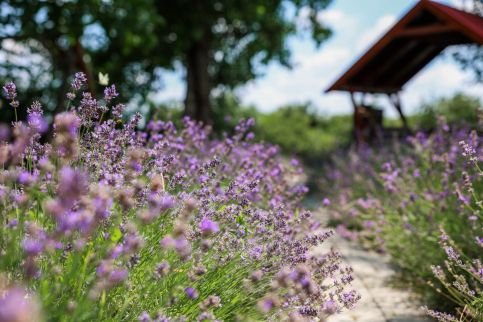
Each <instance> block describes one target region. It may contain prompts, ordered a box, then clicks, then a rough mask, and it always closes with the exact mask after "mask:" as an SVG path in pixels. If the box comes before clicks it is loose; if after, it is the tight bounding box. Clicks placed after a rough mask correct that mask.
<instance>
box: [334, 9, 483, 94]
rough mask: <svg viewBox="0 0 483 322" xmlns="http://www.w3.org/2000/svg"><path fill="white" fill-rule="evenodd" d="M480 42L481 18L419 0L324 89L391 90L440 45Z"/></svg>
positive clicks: (432, 55)
mask: <svg viewBox="0 0 483 322" xmlns="http://www.w3.org/2000/svg"><path fill="white" fill-rule="evenodd" d="M470 43H475V44H480V45H483V18H482V17H480V16H477V15H475V14H471V13H468V12H464V11H461V10H458V9H455V8H452V7H449V6H446V5H443V4H441V3H437V2H434V1H430V0H421V1H420V2H418V3H417V4H416V5H415V6H414V7H413V8H412V9H410V10H409V11H408V12H407V13H406V14H405V15H404V16H403V17H402V18H401V19H400V20H399V21H398V22H397V23H396V24H395V25H394V26H393V27H392V28H391V29H390V30H389V31H388V32H387V33H386V34H385V35H384V36H383V37H382V38H381V39H379V40H378V41H377V42H376V43H375V44H374V45H373V46H372V47H371V48H370V49H369V50H368V51H367V52H366V53H365V54H364V55H362V57H360V58H359V59H358V60H357V61H356V62H355V63H354V64H353V65H352V66H351V67H350V68H349V69H348V70H347V71H346V72H345V73H344V74H343V75H342V76H341V77H340V78H339V79H338V80H337V81H336V82H335V83H334V84H333V85H332V86H330V87H329V88H328V89H327V91H332V90H339V91H349V92H367V93H394V92H398V91H400V90H401V88H402V87H403V86H404V84H406V83H407V82H408V81H409V80H410V79H411V78H412V77H413V76H414V75H416V74H417V73H418V72H419V71H420V70H421V69H422V68H423V67H424V66H426V65H427V64H428V63H429V62H430V61H431V60H433V59H434V58H435V57H436V56H437V55H439V53H441V51H442V50H443V49H445V48H446V47H448V46H451V45H460V44H470Z"/></svg>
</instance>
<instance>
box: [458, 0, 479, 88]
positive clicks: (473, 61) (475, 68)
mask: <svg viewBox="0 0 483 322" xmlns="http://www.w3.org/2000/svg"><path fill="white" fill-rule="evenodd" d="M468 11H470V12H472V13H474V14H476V15H479V16H480V17H481V16H483V0H472V1H471V7H470V8H468ZM452 56H453V58H454V59H455V60H456V62H458V63H459V64H460V66H461V68H463V69H464V70H469V71H470V72H472V73H473V76H474V80H475V81H476V82H482V81H483V46H481V45H478V44H474V45H466V46H461V47H460V48H458V49H457V50H454V51H453V52H452Z"/></svg>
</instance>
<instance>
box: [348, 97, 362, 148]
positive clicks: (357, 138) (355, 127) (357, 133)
mask: <svg viewBox="0 0 483 322" xmlns="http://www.w3.org/2000/svg"><path fill="white" fill-rule="evenodd" d="M350 95H351V102H352V106H353V108H354V111H353V115H352V119H353V120H352V122H353V124H352V135H353V137H354V140H355V142H356V144H357V145H359V144H360V143H361V141H362V136H361V133H360V131H359V126H358V125H359V124H358V119H357V107H358V106H359V104H357V102H356V97H355V93H354V92H350Z"/></svg>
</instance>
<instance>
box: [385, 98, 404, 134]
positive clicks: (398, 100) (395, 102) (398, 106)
mask: <svg viewBox="0 0 483 322" xmlns="http://www.w3.org/2000/svg"><path fill="white" fill-rule="evenodd" d="M387 95H388V97H389V100H390V101H391V103H392V105H394V107H395V108H396V110H397V112H398V113H399V117H401V121H402V123H403V127H404V129H405V130H406V131H409V125H408V121H407V119H406V116H404V113H403V110H402V106H401V98H400V96H399V93H391V94H387Z"/></svg>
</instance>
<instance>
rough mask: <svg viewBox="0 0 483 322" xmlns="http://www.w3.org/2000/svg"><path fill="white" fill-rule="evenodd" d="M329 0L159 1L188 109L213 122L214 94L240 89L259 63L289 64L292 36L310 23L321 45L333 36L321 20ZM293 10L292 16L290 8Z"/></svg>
mask: <svg viewBox="0 0 483 322" xmlns="http://www.w3.org/2000/svg"><path fill="white" fill-rule="evenodd" d="M329 3H330V0H291V1H282V0H260V1H238V0H205V1H203V0H177V1H158V2H157V3H156V8H157V12H158V14H159V15H160V16H162V17H164V19H166V25H167V26H169V29H170V33H169V37H170V38H171V39H175V41H174V42H173V45H175V46H176V49H175V50H176V52H177V59H179V60H180V61H181V62H182V63H183V65H184V66H185V67H186V82H187V86H186V99H185V113H186V114H188V115H190V116H192V117H194V118H196V119H198V120H202V121H205V122H209V120H210V112H211V107H210V93H211V91H212V89H214V88H221V89H223V88H230V89H232V88H235V87H236V86H238V85H241V84H244V83H246V82H247V81H249V80H252V79H254V78H256V77H257V76H259V66H260V65H266V64H268V63H269V62H270V61H274V60H275V61H278V62H279V63H281V64H282V65H284V66H287V67H290V50H289V48H288V46H287V38H288V36H290V35H292V34H294V33H296V32H297V31H298V28H297V23H296V17H297V16H298V15H299V14H300V13H303V14H304V17H305V18H306V22H307V23H306V25H305V27H306V28H307V29H308V30H309V31H310V32H311V36H312V39H313V40H314V41H315V42H316V44H318V45H320V44H321V43H322V42H323V41H324V40H325V39H327V37H328V36H329V35H330V30H329V29H328V28H326V27H325V26H324V25H323V24H322V23H321V21H320V19H318V13H319V12H320V11H321V10H323V9H325V8H326V7H327V6H328V4H329ZM289 10H293V11H294V12H293V13H292V14H291V13H289V12H288V11H289Z"/></svg>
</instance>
